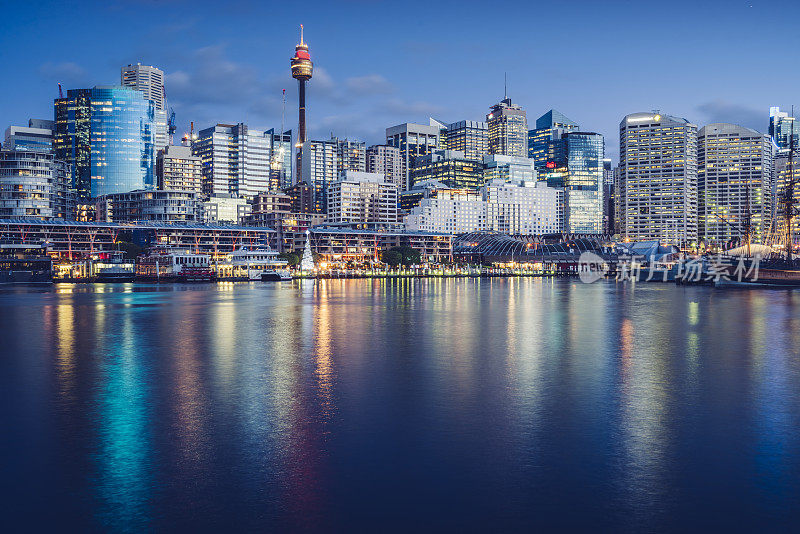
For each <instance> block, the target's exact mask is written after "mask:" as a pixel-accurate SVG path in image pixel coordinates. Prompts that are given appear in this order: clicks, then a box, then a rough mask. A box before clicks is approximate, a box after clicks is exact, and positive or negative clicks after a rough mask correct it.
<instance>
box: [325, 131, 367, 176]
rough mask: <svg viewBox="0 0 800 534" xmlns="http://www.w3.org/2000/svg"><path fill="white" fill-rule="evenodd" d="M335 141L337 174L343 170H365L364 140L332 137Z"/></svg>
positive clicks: (365, 152) (365, 150)
mask: <svg viewBox="0 0 800 534" xmlns="http://www.w3.org/2000/svg"><path fill="white" fill-rule="evenodd" d="M331 141H335V142H336V162H337V169H336V174H337V176H338V175H340V174H342V173H343V172H345V171H357V172H367V144H366V143H365V142H364V141H351V140H349V139H339V138H336V137H334V138H332V139H331Z"/></svg>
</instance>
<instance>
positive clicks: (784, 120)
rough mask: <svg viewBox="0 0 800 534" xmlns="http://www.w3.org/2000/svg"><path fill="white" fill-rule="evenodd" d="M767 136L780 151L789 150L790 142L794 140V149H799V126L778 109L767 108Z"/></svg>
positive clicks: (793, 119)
mask: <svg viewBox="0 0 800 534" xmlns="http://www.w3.org/2000/svg"><path fill="white" fill-rule="evenodd" d="M769 135H770V137H772V140H773V141H775V144H776V145H777V146H778V148H779V149H780V150H789V144H790V140H791V138H792V137H793V138H794V147H795V149H797V148H800V126H797V125H796V124H795V118H794V117H790V116H789V114H788V113H786V112H785V111H781V109H780V108H779V107H772V108H769Z"/></svg>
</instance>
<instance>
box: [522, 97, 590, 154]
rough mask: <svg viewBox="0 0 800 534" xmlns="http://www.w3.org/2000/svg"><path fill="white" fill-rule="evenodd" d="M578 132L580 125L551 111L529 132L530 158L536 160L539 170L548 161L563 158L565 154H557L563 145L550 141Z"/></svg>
mask: <svg viewBox="0 0 800 534" xmlns="http://www.w3.org/2000/svg"><path fill="white" fill-rule="evenodd" d="M578 130H580V126H578V123H576V122H574V121H572V120H571V119H568V118H567V117H566V116H565V115H564V114H563V113H561V112H559V111H556V110H554V109H551V110H550V111H548V112H547V113H545V114H544V115H542V116H541V117H539V118H538V119H536V129H534V130H530V131H528V157H529V158H531V159H533V160H534V162H535V165H536V168H537V169H540V168H542V167H545V165H546V164H547V162H548V161H555V160H557V159H561V158H563V157H564V155H563V154H560V153H557V150H558V149H559V148H563V145H562V144H559V143H556V144H553V143H550V141H551V140H553V139H561V138H563V137H564V134H566V133H567V132H571V131H578Z"/></svg>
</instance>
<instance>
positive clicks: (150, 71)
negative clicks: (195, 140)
mask: <svg viewBox="0 0 800 534" xmlns="http://www.w3.org/2000/svg"><path fill="white" fill-rule="evenodd" d="M120 85H122V86H124V87H130V88H131V89H135V90H137V91H141V92H142V94H144V97H145V98H147V99H148V100H152V101H153V106H154V107H155V140H154V144H155V149H156V152H158V151H159V150H161V149H162V148H164V147H165V146H167V144H169V137H168V132H167V126H168V125H167V103H166V101H165V98H166V97H165V95H166V93H165V91H164V71H162V70H161V69H158V68H156V67H152V66H150V65H142V64H141V63H137V64H136V65H127V66H125V67H122V69H121V72H120Z"/></svg>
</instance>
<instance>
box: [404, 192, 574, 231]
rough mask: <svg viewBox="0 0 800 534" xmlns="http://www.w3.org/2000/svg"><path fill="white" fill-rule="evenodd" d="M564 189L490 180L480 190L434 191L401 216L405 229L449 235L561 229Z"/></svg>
mask: <svg viewBox="0 0 800 534" xmlns="http://www.w3.org/2000/svg"><path fill="white" fill-rule="evenodd" d="M563 194H564V191H563V190H562V189H559V188H553V187H548V186H547V184H546V183H545V182H533V181H528V182H505V181H502V180H494V181H492V182H490V183H487V184H485V185H484V186H483V187H482V188H481V189H480V191H470V190H464V189H453V190H446V189H444V190H442V189H440V190H437V194H436V196H435V197H426V198H423V199H422V200H421V201H420V204H419V205H418V206H416V207H415V208H413V209H412V210H411V213H410V214H409V215H408V216H406V218H405V225H406V229H407V230H422V231H428V232H440V233H449V234H461V233H466V232H478V231H484V230H495V231H499V232H504V233H507V234H512V235H519V234H522V235H541V234H550V233H558V232H561V231H562V228H563V219H564V214H563V212H562V206H563Z"/></svg>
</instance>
